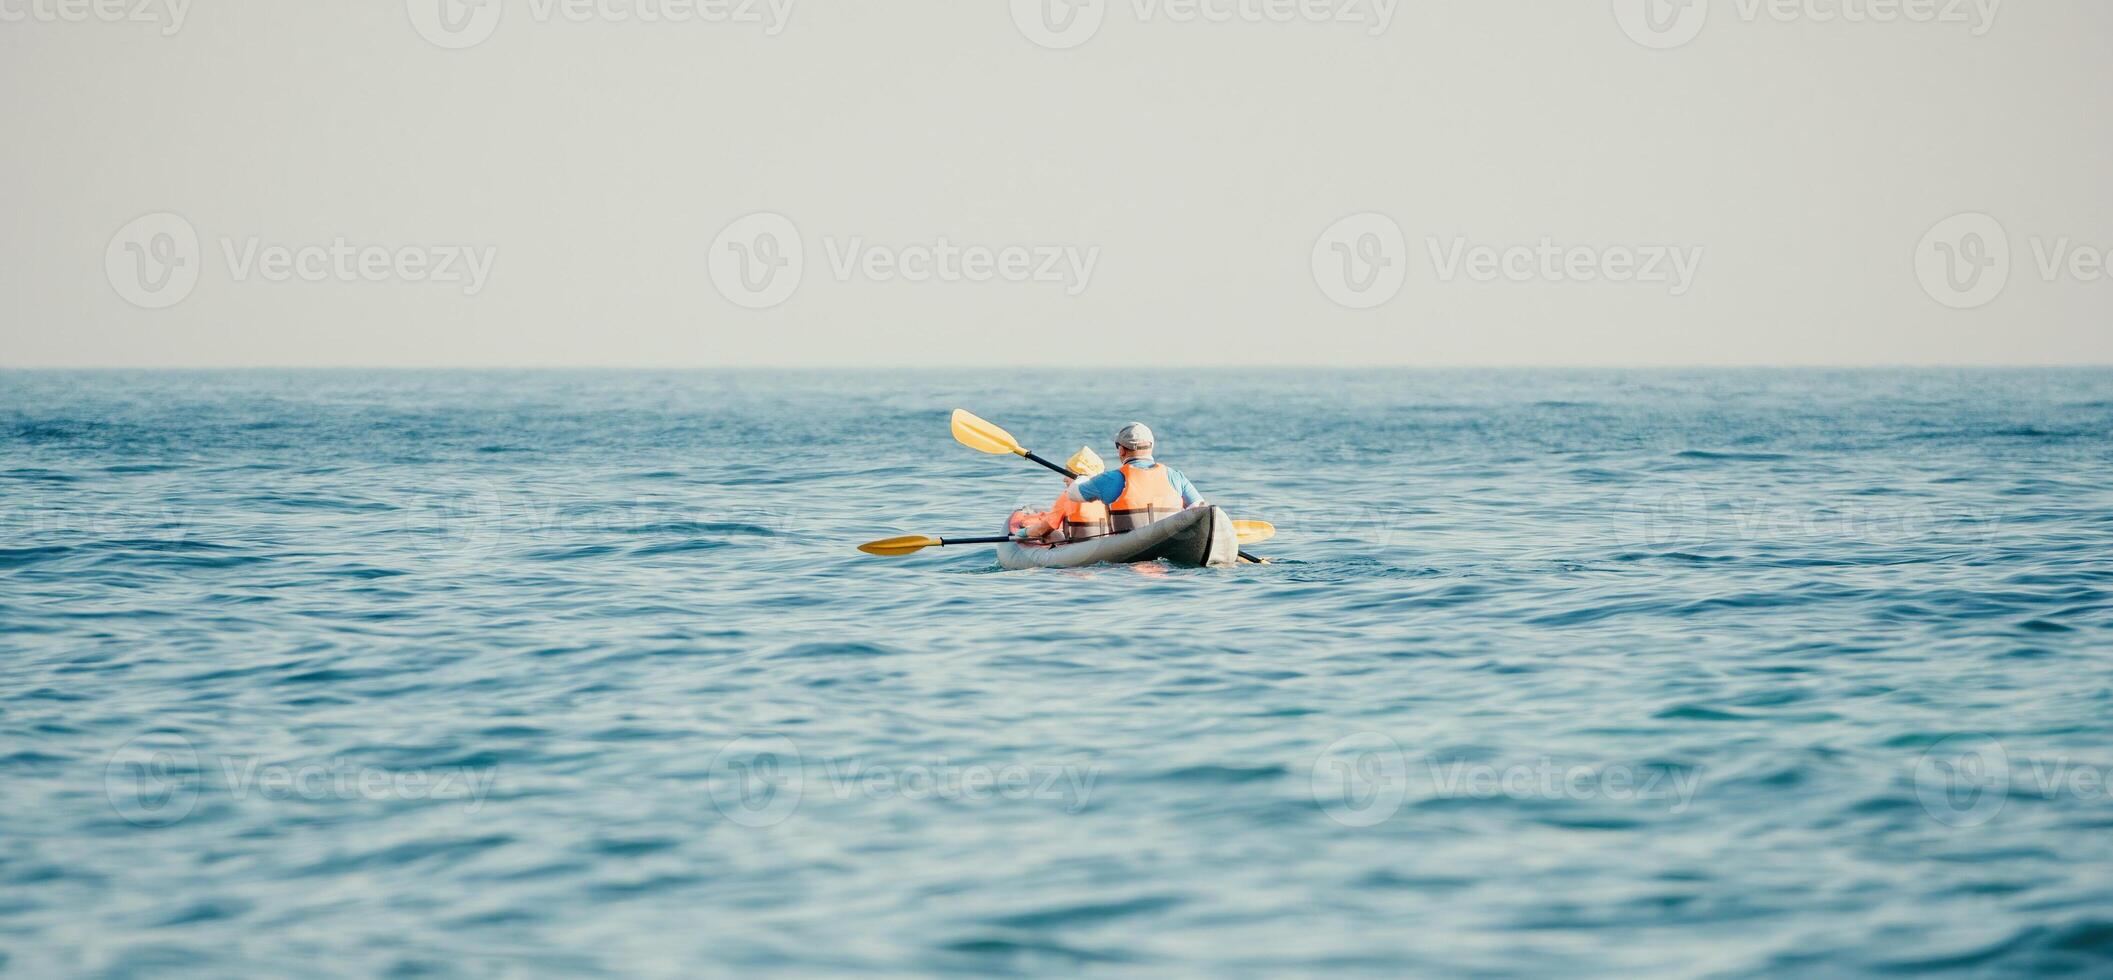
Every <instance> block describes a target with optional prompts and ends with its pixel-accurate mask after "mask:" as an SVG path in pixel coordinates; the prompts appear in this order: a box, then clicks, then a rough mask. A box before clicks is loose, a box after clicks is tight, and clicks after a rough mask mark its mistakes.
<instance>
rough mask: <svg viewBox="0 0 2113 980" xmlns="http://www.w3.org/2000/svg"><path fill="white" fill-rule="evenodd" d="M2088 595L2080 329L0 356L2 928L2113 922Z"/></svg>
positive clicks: (1157, 956)
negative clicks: (414, 358)
mask: <svg viewBox="0 0 2113 980" xmlns="http://www.w3.org/2000/svg"><path fill="white" fill-rule="evenodd" d="M956 407H962V408H968V409H970V410H972V411H975V412H977V413H978V414H981V415H983V416H984V417H986V418H989V419H991V420H992V421H994V422H997V423H998V424H1000V425H1003V426H1005V427H1007V428H1008V429H1010V430H1011V431H1013V432H1014V433H1015V434H1017V435H1018V436H1019V437H1020V438H1021V439H1022V440H1023V441H1024V442H1026V443H1027V444H1028V445H1029V446H1030V447H1032V448H1034V449H1036V450H1037V451H1039V452H1041V453H1043V454H1044V455H1049V456H1056V457H1058V458H1061V456H1062V454H1066V453H1069V452H1070V451H1072V450H1074V449H1076V448H1077V447H1078V445H1079V444H1081V443H1082V442H1091V443H1092V444H1093V445H1094V446H1095V448H1096V449H1105V448H1106V443H1107V442H1108V440H1109V437H1110V434H1111V433H1112V432H1113V430H1114V428H1115V427H1116V426H1117V425H1118V424H1120V423H1122V422H1124V421H1127V420H1129V419H1131V418H1138V419H1143V420H1145V421H1147V422H1149V423H1151V424H1152V426H1153V428H1154V429H1155V430H1157V431H1158V433H1159V435H1160V440H1161V446H1162V451H1161V456H1162V458H1163V459H1165V460H1166V461H1168V462H1170V463H1172V464H1174V465H1175V466H1177V467H1179V468H1181V469H1182V470H1183V471H1184V472H1186V473H1187V474H1188V475H1189V476H1190V477H1191V478H1192V479H1193V480H1194V481H1195V483H1196V484H1197V486H1198V487H1199V488H1201V489H1202V491H1203V492H1204V493H1205V494H1206V495H1208V496H1209V497H1211V498H1212V499H1213V500H1214V502H1217V503H1221V504H1225V505H1227V506H1229V507H1231V508H1233V509H1234V510H1235V511H1236V516H1241V517H1254V518H1262V519H1267V520H1270V521H1273V522H1275V523H1276V524H1277V526H1278V528H1279V530H1280V534H1279V536H1278V537H1277V539H1276V540H1274V541H1271V542H1269V543H1268V544H1266V545H1261V546H1257V547H1255V548H1254V549H1252V550H1256V551H1259V552H1261V553H1264V554H1267V555H1271V556H1274V557H1277V558H1279V559H1281V561H1280V562H1279V563H1278V564H1275V565H1272V566H1268V567H1245V568H1240V569H1234V570H1222V571H1186V570H1167V569H1164V568H1160V567H1157V566H1144V567H1135V568H1099V569H1093V570H1087V571H1077V572H1053V571H1041V572H1002V571H999V570H998V568H997V566H996V564H995V562H994V561H993V559H992V556H991V554H990V552H989V550H988V549H985V548H975V547H964V548H958V549H957V548H948V549H944V550H931V551H926V552H924V553H922V554H919V555H916V556H913V557H908V558H900V559H892V560H887V559H877V558H868V557H865V556H862V555H860V554H858V553H857V552H855V551H854V550H853V548H854V546H855V545H856V544H857V543H859V542H861V541H864V540H868V539H872V538H878V537H885V536H888V535H891V534H898V533H909V532H919V533H935V534H955V535H963V534H987V533H992V532H993V530H994V529H995V528H997V527H998V525H999V524H1000V523H1001V522H1002V520H1003V518H1004V515H1005V513H1006V512H1007V511H1009V510H1010V509H1012V508H1013V507H1014V506H1017V505H1020V504H1023V503H1036V504H1040V503H1046V502H1047V500H1048V499H1049V498H1052V497H1053V496H1054V495H1055V494H1056V492H1057V490H1058V489H1059V485H1058V484H1057V482H1056V481H1055V480H1053V479H1052V478H1050V477H1049V475H1048V474H1046V473H1044V472H1040V471H1038V470H1037V469H1036V468H1035V467H1033V466H1031V465H1030V464H1028V463H1026V462H1024V461H1022V460H1019V459H1014V458H1009V457H992V456H982V455H978V454H976V453H973V452H970V451H969V450H967V449H964V448H962V447H960V446H958V445H956V444H955V443H954V442H953V441H952V439H951V438H950V437H949V436H948V433H947V425H946V422H947V415H948V412H949V411H950V410H952V409H954V408H956ZM2109 596H2113V372H2109V371H2103V370H2092V371H2083V370H2078V371H1986V372H1983V371H1950V370H1932V371H1865V372H1806V371H1642V372H1612V371H1609V372H1518V371H1514V372H1503V371H1490V372H1479V371H1478V372H1467V371H1462V372H1371V373H1358V372H1347V373H1328V372H1290V373H1266V374H1265V373H1239V372H1220V373H1177V374H1166V375H1135V376H1124V377H1114V378H1110V377H1107V376H1092V375H1083V374H1078V375H1064V374H1054V375H1053V374H1045V373H1033V374H1028V373H1023V372H1018V371H990V372H960V373H893V374H888V373H836V374H829V373H785V374H777V373H742V374H715V373H594V372H577V373H566V372H557V373H534V372H526V373H453V372H424V373H421V372H403V373H388V372H247V373H244V372H234V373H121V372H92V373H43V372H32V373H22V372H0V972H10V973H13V974H18V975H21V976H25V977H44V976H60V975H75V974H90V975H111V976H147V975H163V974H166V973H170V972H174V973H178V974H198V975H217V976H239V975H258V974H267V975H275V974H293V973H298V974H303V975H308V974H312V973H318V972H319V973H322V974H327V975H374V974H390V975H401V976H412V975H437V976H450V975H471V976H481V975H493V974H515V975H527V974H538V975H542V974H553V975H592V974H603V973H622V974H645V975H662V976H685V975H698V974H714V973H736V974H744V975H745V974H769V973H796V974H816V973H838V972H851V971H881V972H889V973H950V972H959V973H1006V974H1012V973H1021V974H1045V975H1055V976H1070V975H1077V974H1080V973H1111V974H1144V975H1166V974H1175V975H1189V974H1208V975H1259V974H1271V973H1288V974H1294V975H1313V974H1316V973H1320V972H1322V971H1337V972H1348V973H1359V974H1373V973H1392V972H1402V971H1407V972H1417V973H1427V974H1441V975H1460V974H1511V973H1519V972H1561V973H1583V974H1593V975H1633V974H1635V973H1638V972H1645V973H1664V974H1675V975H1700V974H1721V975H1749V974H1781V975H1809V974H1820V975H1838V974H1866V973H1870V974H1878V973H1898V972H1902V971H1909V970H1919V969H1951V970H1956V971H1961V972H1968V973H1977V974H2013V973H2026V972H2063V971H2066V972H2071V973H2075V974H2078V975H2093V974H2095V975H2101V976H2103V975H2106V974H2107V973H2108V972H2109V971H2113V786H2109V785H2108V782H2109V781H2108V779H2107V778H2106V777H2107V775H2108V773H2109V771H2113V602H2109Z"/></svg>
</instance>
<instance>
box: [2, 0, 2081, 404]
mask: <svg viewBox="0 0 2113 980" xmlns="http://www.w3.org/2000/svg"><path fill="white" fill-rule="evenodd" d="M489 2H491V3H494V4H501V3H503V5H501V6H489V7H483V8H479V7H475V6H471V5H468V4H467V3H466V2H465V0H359V2H342V3H317V2H310V0H303V2H267V0H198V2H196V3H190V2H186V0H146V5H145V6H144V7H143V6H142V3H143V0H121V2H119V0H0V80H4V81H5V83H6V86H7V90H8V92H9V93H10V97H9V98H8V99H7V102H6V109H5V134H6V135H5V137H4V138H0V187H4V191H0V194H4V195H5V198H4V199H5V202H6V205H5V214H6V224H5V234H4V239H0V365H4V366H43V365H97V366H100V365H110V366H203V365H239V366H249V365H406V366H414V365H415V366H426V365H472V366H474V365H579V366H603V365H638V366H719V365H861V364H881V365H927V364H933V365H938V364H1018V365H1033V364H1052V365H1064V366H1084V365H1091V364H1094V363H1099V362H1110V363H1165V364H1273V363H1295V364H1403V365H1424V364H1447V365H1451V364H1547V365H1572V364H1579V365H1603V364H1605V365H1655V364H1894V363H1910V364H1914V363H2032V364H2069V363H2108V362H2113V315H2109V314H2113V274H2109V273H2108V272H2107V271H2106V270H2105V269H2104V268H2103V266H2104V265H2105V261H2104V260H2105V256H2106V251H2107V249H2108V248H2109V247H2113V134H2109V130H2113V127H2109V124H2108V119H2113V96H2109V94H2108V89H2109V82H2113V4H2107V3H2105V2H2103V0H2031V2H2023V0H2007V2H1996V0H1810V2H1796V0H1793V2H1773V0H1771V2H1761V0H1711V2H1710V4H1709V5H1708V6H1707V7H1706V8H1694V9H1687V10H1683V9H1682V6H1681V4H1680V3H1678V2H1676V0H1568V2H1561V3H1552V2H1537V3H1499V2H1491V0H1445V2H1400V3H1394V2H1388V0H1208V2H1204V3H1201V4H1197V3H1194V2H1186V3H1185V2H1178V0H1176V2H1169V0H1101V2H1091V0H1087V2H1080V3H1077V4H1073V3H1070V2H1067V0H976V2H973V3H879V2H865V3H851V2H846V0H835V2H827V0H811V2H800V0H777V3H776V5H772V4H771V3H769V2H768V0H753V2H751V0H600V2H578V0H575V2H572V3H565V2H560V0H489ZM1694 2H1700V0H1694ZM1654 8H1655V9H1654ZM99 11H101V12H107V13H114V14H115V15H118V16H119V17H123V18H129V17H131V16H132V15H133V14H134V13H135V11H137V12H140V13H141V14H142V15H143V16H145V17H147V18H149V19H147V20H144V21H134V20H129V19H121V20H118V21H116V22H111V21H109V20H106V19H104V18H103V15H102V13H99ZM1961 215H1964V217H1955V216H1961ZM155 307H159V308H155Z"/></svg>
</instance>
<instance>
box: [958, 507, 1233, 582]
mask: <svg viewBox="0 0 2113 980" xmlns="http://www.w3.org/2000/svg"><path fill="white" fill-rule="evenodd" d="M1239 560H1240V538H1239V535H1238V534H1237V533H1236V532H1235V531H1234V530H1233V520H1232V518H1231V517H1229V516H1227V515H1226V513H1225V511H1223V510H1220V509H1218V508H1216V507H1209V506H1205V507H1191V508H1189V509H1188V510H1185V511H1182V512H1181V513H1179V514H1176V515H1174V516H1172V517H1169V518H1167V519H1166V520H1163V521H1159V522H1157V523H1155V524H1151V525H1148V526H1146V527H1145V528H1144V529H1142V530H1137V531H1131V532H1129V533H1127V534H1110V535H1108V536H1106V537H1101V538H1094V539H1093V540H1091V541H1081V542H1079V543H1077V544H1060V545H1021V544H1015V543H1013V542H1009V541H1008V542H1006V543H1004V544H1001V545H999V546H998V564H1000V565H1002V566H1004V567H1006V568H1011V569H1022V568H1078V567H1080V566H1082V565H1099V564H1104V563H1112V564H1134V563H1137V562H1147V561H1164V562H1166V563H1167V564H1169V565H1180V566H1183V567H1187V568H1204V567H1212V568H1215V567H1218V566H1223V565H1231V564H1234V563H1235V562H1237V561H1239Z"/></svg>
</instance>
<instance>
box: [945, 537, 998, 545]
mask: <svg viewBox="0 0 2113 980" xmlns="http://www.w3.org/2000/svg"><path fill="white" fill-rule="evenodd" d="M1011 540H1012V538H1010V537H1003V538H940V539H939V543H940V544H941V545H950V544H1004V543H1005V542H1007V541H1011Z"/></svg>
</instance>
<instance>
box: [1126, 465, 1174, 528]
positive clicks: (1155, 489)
mask: <svg viewBox="0 0 2113 980" xmlns="http://www.w3.org/2000/svg"><path fill="white" fill-rule="evenodd" d="M1179 513H1181V494H1180V492H1179V491H1176V490H1175V489H1174V481H1172V480H1169V479H1167V468H1166V467H1165V466H1154V467H1152V468H1151V469H1138V468H1137V467H1134V466H1131V465H1130V464H1128V463H1124V464H1123V495H1122V496H1120V497H1117V498H1115V502H1114V503H1112V504H1109V505H1108V523H1109V524H1110V526H1112V527H1114V528H1115V530H1116V532H1117V533H1121V532H1123V531H1135V530H1137V529H1138V528H1141V527H1144V526H1146V525H1148V524H1155V523H1158V522H1160V521H1163V520H1166V519H1167V518H1169V517H1172V516H1174V515H1175V514H1179Z"/></svg>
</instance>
